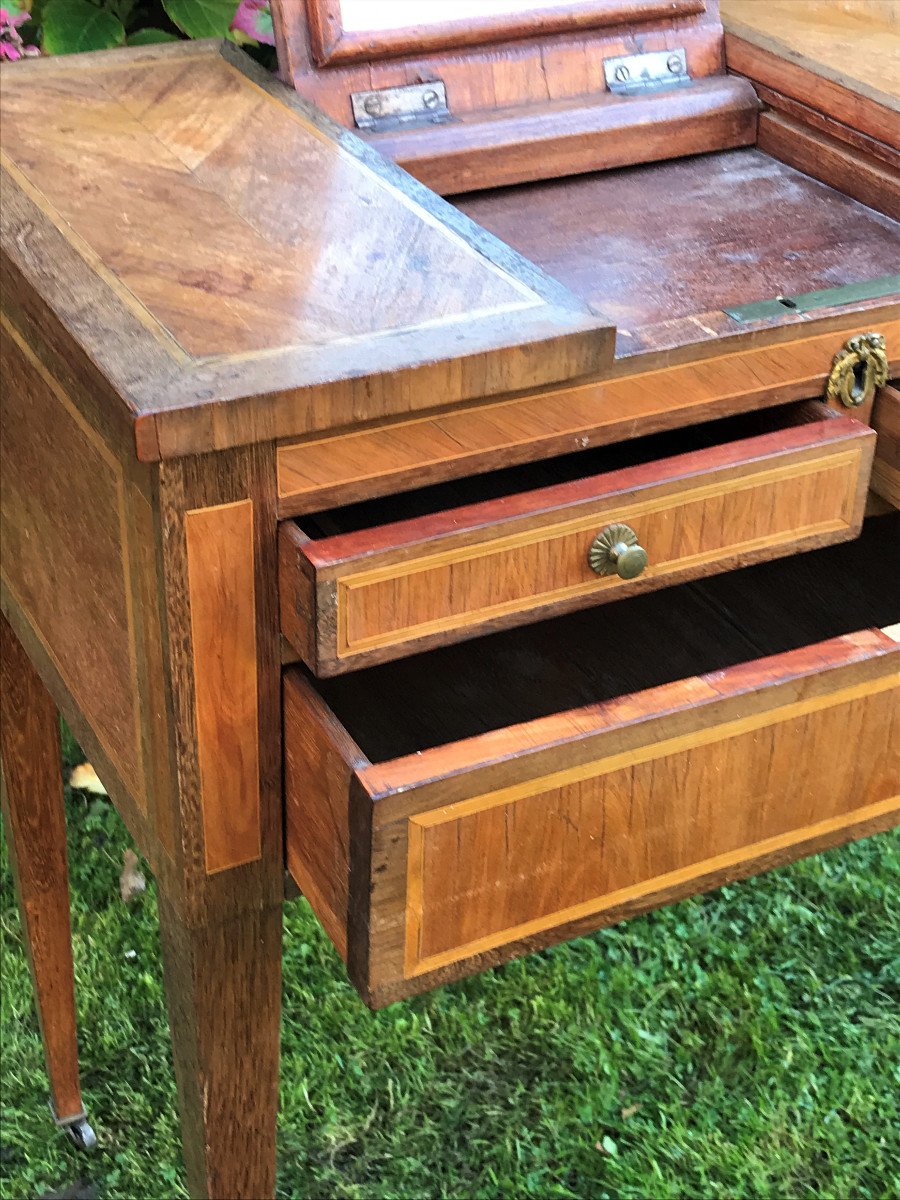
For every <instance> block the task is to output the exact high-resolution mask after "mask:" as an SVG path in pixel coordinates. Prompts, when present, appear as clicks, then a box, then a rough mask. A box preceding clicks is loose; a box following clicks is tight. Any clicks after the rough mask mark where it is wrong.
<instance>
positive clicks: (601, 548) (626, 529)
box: [588, 525, 650, 579]
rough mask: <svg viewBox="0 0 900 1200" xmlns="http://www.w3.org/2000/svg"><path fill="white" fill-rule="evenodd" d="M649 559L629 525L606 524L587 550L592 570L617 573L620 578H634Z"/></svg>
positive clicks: (610, 573) (602, 572)
mask: <svg viewBox="0 0 900 1200" xmlns="http://www.w3.org/2000/svg"><path fill="white" fill-rule="evenodd" d="M649 561H650V560H649V558H648V557H647V551H646V550H645V549H644V547H643V546H639V545H638V537H637V534H636V533H635V532H634V530H633V529H632V528H631V526H630V525H607V527H606V528H605V529H601V531H600V532H599V533H598V534H597V536H596V537H595V538H594V540H593V542H591V548H590V550H589V551H588V562H589V563H590V566H591V570H592V571H596V572H597V574H598V575H618V576H619V578H620V579H636V578H637V576H638V575H640V573H641V572H642V571H643V569H644V567H646V565H647V563H648V562H649Z"/></svg>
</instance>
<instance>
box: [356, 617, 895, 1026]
mask: <svg viewBox="0 0 900 1200" xmlns="http://www.w3.org/2000/svg"><path fill="white" fill-rule="evenodd" d="M358 777H359V781H360V783H361V784H362V787H363V789H364V790H365V793H367V796H366V800H365V803H366V804H369V805H372V803H373V801H374V806H373V807H372V810H371V811H372V815H371V816H370V817H369V832H367V833H364V835H363V836H364V838H365V840H366V841H367V842H368V840H369V838H371V854H370V857H369V858H368V860H367V872H368V880H369V884H368V888H370V891H368V890H367V892H366V896H365V904H364V908H365V918H364V919H365V930H366V932H365V935H364V936H363V934H362V933H361V932H360V934H359V935H358V936H357V937H356V938H354V936H353V933H352V932H351V937H350V942H351V946H352V945H353V944H356V945H357V947H359V946H364V951H360V954H361V957H359V958H357V959H356V960H355V961H354V958H353V955H352V953H351V956H350V961H349V966H350V970H351V973H352V974H353V976H354V978H355V979H356V981H357V984H358V986H360V987H361V990H363V992H364V994H366V995H367V996H368V998H369V999H370V1001H372V1002H373V1003H374V1004H375V1005H376V1006H379V1005H381V1004H384V1003H389V1002H390V1001H392V1000H395V999H398V998H399V997H401V996H405V995H409V994H410V993H412V992H415V991H421V990H425V989H427V988H429V987H433V986H435V985H436V984H438V983H440V982H443V981H445V980H447V979H452V978H456V977H458V976H459V975H461V974H466V973H468V972H470V971H473V970H480V969H484V967H486V966H490V965H493V964H494V963H497V962H501V961H504V960H505V959H507V958H509V957H511V956H512V955H514V954H519V953H523V952H525V951H527V950H531V949H537V948H540V947H541V946H545V945H549V944H552V943H553V942H556V941H560V940H563V939H565V938H571V937H575V936H578V935H580V934H583V933H587V932H590V931H591V930H594V929H597V928H599V927H601V926H603V925H607V924H611V923H612V922H614V921H617V920H621V919H622V918H623V917H624V916H629V915H632V914H634V913H636V912H642V911H645V910H646V909H649V908H652V907H655V906H657V905H659V904H663V903H668V902H670V901H672V900H674V899H678V898H680V897H682V896H686V895H690V894H692V893H695V892H697V891H703V890H705V889H708V888H711V887H716V886H719V885H721V884H722V883H725V882H728V881H729V880H733V879H738V878H744V877H746V876H748V875H751V874H753V873H754V872H756V871H760V870H764V869H766V868H767V867H769V866H772V865H777V864H778V863H780V862H787V861H791V860H792V859H795V858H799V857H801V856H802V855H804V854H809V853H813V852H815V851H817V850H820V849H823V848H827V847H828V846H830V845H837V844H839V843H841V842H844V841H847V840H849V839H851V838H853V837H861V836H864V835H865V834H868V833H872V832H876V831H878V830H882V829H887V828H890V827H891V826H893V825H894V824H896V823H897V821H898V818H900V626H895V627H893V628H892V629H890V630H885V631H883V632H882V631H879V630H868V631H861V632H859V633H856V634H850V635H846V636H845V637H841V638H837V639H834V640H832V641H830V642H823V643H820V644H817V645H811V646H807V647H804V648H803V649H800V650H796V651H790V652H788V653H785V654H782V655H779V656H776V657H774V658H769V659H760V660H756V661H752V662H747V663H745V664H743V665H740V666H736V667H732V668H728V669H727V670H724V671H720V672H715V673H713V674H711V675H705V676H695V677H693V678H690V679H685V680H681V681H679V682H677V683H673V684H667V685H664V686H662V687H659V688H656V689H652V690H650V691H648V692H644V693H634V694H632V695H628V696H622V697H620V698H619V699H618V700H615V701H611V702H608V703H605V704H601V705H596V706H593V707H589V708H585V709H581V710H577V711H573V712H569V713H565V714H559V715H558V716H553V717H548V718H545V719H541V720H539V721H534V722H532V723H530V724H526V725H520V726H510V727H508V728H506V729H503V730H498V731H496V732H495V733H490V734H484V735H482V736H480V737H477V738H474V739H472V740H471V741H469V742H460V743H456V744H455V745H448V746H444V747H438V748H435V749H434V750H426V751H424V752H422V753H420V754H417V755H412V756H409V757H407V758H399V759H396V760H394V761H392V762H387V763H384V764H380V765H371V766H368V767H365V768H363V769H362V770H361V771H359V773H358ZM351 811H354V810H353V806H352V805H351ZM355 811H356V812H357V813H360V812H362V811H365V808H364V804H363V801H362V799H361V800H360V804H359V807H357V808H356V809H355ZM351 820H352V818H351ZM360 828H362V826H360ZM359 902H360V903H361V902H362V897H361V896H360V901H359ZM360 911H362V910H360ZM363 954H364V957H362V955H363Z"/></svg>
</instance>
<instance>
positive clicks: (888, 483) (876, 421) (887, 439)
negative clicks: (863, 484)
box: [872, 384, 900, 508]
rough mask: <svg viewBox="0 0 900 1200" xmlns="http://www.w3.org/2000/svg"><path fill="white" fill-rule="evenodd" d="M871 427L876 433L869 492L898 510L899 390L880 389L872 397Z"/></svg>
mask: <svg viewBox="0 0 900 1200" xmlns="http://www.w3.org/2000/svg"><path fill="white" fill-rule="evenodd" d="M872 426H873V428H874V429H875V430H876V431H877V433H878V441H877V442H876V445H875V458H874V460H873V462H872V490H873V492H875V493H877V495H879V496H881V497H882V498H883V499H884V500H887V501H888V502H889V503H890V504H892V505H893V506H894V508H900V388H898V387H897V385H896V384H894V385H892V386H890V387H884V388H881V389H880V391H879V392H878V393H877V395H876V397H875V405H874V408H873V411H872Z"/></svg>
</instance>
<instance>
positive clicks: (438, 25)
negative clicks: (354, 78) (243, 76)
mask: <svg viewBox="0 0 900 1200" xmlns="http://www.w3.org/2000/svg"><path fill="white" fill-rule="evenodd" d="M279 8H280V10H281V11H280V17H281V20H282V21H283V20H284V19H285V18H286V17H287V18H290V17H291V14H290V13H289V11H288V10H286V9H285V8H284V7H283V6H279ZM705 8H706V4H705V0H573V2H572V3H571V4H569V5H567V6H566V7H565V8H560V7H559V6H557V7H547V8H543V7H542V6H541V5H540V4H536V5H534V6H533V7H532V9H531V11H530V12H524V13H519V14H516V13H493V14H485V15H484V16H476V17H474V18H472V19H470V20H467V21H459V20H456V21H453V20H451V21H446V22H435V21H426V22H425V23H424V24H421V25H417V26H415V27H414V28H409V27H407V28H403V27H400V28H397V29H379V30H368V31H366V30H348V29H346V28H344V24H343V20H342V16H341V4H340V0H307V2H306V5H305V10H306V19H307V21H308V30H309V40H310V46H311V49H312V51H313V56H314V58H315V61H316V64H317V65H318V66H327V65H333V64H335V63H346V62H359V61H362V62H367V63H368V62H371V61H372V60H373V59H378V58H400V57H404V58H405V57H407V56H409V55H410V54H414V55H419V54H422V53H428V52H429V51H433V50H447V49H458V48H461V47H472V46H474V47H477V48H479V49H480V48H482V47H484V46H489V45H491V44H492V43H494V42H506V41H509V40H511V39H513V40H514V39H516V38H525V37H536V36H546V35H547V34H554V33H561V32H569V31H571V30H588V31H589V30H592V29H596V28H597V27H603V26H604V25H632V24H635V23H638V24H639V23H641V22H644V21H657V22H658V21H660V20H666V19H671V18H672V17H680V16H688V17H690V16H696V15H697V14H698V13H702V12H704V10H705ZM302 13H303V6H302V5H301V6H295V13H294V14H293V20H295V21H296V20H297V17H298V15H299V16H300V17H301V19H302Z"/></svg>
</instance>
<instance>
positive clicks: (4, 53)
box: [0, 8, 40, 62]
mask: <svg viewBox="0 0 900 1200" xmlns="http://www.w3.org/2000/svg"><path fill="white" fill-rule="evenodd" d="M28 19H29V14H28V13H27V12H21V13H20V12H16V13H11V12H10V11H9V9H8V8H0V59H4V58H5V59H7V60H8V61H9V62H16V61H17V60H18V59H20V58H35V57H36V56H37V55H38V54H40V50H38V48H37V46H26V45H25V43H24V42H23V41H22V38H21V35H20V34H19V30H18V26H19V25H24V24H25V22H26V21H27V20H28Z"/></svg>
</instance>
